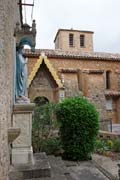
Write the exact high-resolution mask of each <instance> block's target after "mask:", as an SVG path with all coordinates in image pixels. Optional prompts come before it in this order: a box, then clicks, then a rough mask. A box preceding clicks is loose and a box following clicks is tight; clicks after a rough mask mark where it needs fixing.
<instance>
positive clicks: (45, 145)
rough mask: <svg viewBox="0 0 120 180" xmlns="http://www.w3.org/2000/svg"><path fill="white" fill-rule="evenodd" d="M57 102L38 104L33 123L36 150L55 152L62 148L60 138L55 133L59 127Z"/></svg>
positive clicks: (33, 139)
mask: <svg viewBox="0 0 120 180" xmlns="http://www.w3.org/2000/svg"><path fill="white" fill-rule="evenodd" d="M54 111H55V104H53V103H46V104H44V105H41V106H36V108H35V111H34V118H33V124H32V144H33V150H34V152H43V151H44V152H46V153H47V154H53V153H54V152H56V151H57V150H59V149H60V148H61V144H60V140H59V138H58V137H57V136H55V135H54V129H56V128H57V126H58V125H57V122H56V116H55V113H54Z"/></svg>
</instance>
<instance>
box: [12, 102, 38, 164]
mask: <svg viewBox="0 0 120 180" xmlns="http://www.w3.org/2000/svg"><path fill="white" fill-rule="evenodd" d="M34 106H35V105H34V104H33V103H29V104H15V105H14V107H13V127H19V128H20V130H21V133H20V135H19V136H18V137H17V139H16V140H15V141H14V142H13V143H12V164H26V163H27V164H28V163H32V161H33V150H32V145H31V138H32V137H31V131H32V113H33V109H34Z"/></svg>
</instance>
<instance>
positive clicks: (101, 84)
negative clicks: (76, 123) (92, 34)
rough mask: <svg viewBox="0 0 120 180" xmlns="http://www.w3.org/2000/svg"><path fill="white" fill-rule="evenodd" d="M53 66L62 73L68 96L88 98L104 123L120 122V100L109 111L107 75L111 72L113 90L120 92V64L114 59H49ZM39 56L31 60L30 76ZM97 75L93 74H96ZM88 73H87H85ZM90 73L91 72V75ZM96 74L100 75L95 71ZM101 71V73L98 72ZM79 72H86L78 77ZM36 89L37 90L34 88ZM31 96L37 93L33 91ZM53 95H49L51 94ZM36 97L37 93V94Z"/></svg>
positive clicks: (29, 63)
mask: <svg viewBox="0 0 120 180" xmlns="http://www.w3.org/2000/svg"><path fill="white" fill-rule="evenodd" d="M48 59H49V61H50V63H51V64H52V66H53V67H54V69H55V70H56V71H57V72H58V75H59V78H60V79H61V77H62V78H63V79H64V86H65V97H69V96H74V95H78V94H80V93H81V92H80V91H81V90H82V93H83V95H85V96H86V97H88V98H89V99H90V100H91V101H92V102H93V103H94V104H95V105H96V107H97V109H98V111H99V112H100V118H101V120H105V119H112V120H113V123H120V110H119V99H118V97H117V99H116V98H112V101H113V109H112V110H110V111H108V110H106V97H105V91H106V83H105V81H106V78H105V72H106V71H110V83H111V85H110V90H112V91H119V90H120V86H119V85H120V83H119V81H120V76H119V74H120V70H119V66H120V61H117V60H116V61H110V60H99V59H98V60H92V59H90V60H89V59H84V60H83V59H74V58H73V59H72V58H70V59H67V58H64V57H63V58H53V57H52V58H49V57H48ZM36 61H37V57H36V60H35V57H34V58H29V61H28V70H29V73H30V71H31V69H32V67H34V65H35V62H36ZM92 70H93V73H91V72H90V73H89V71H92ZM84 71H86V72H84ZM87 71H88V72H87ZM95 71H96V72H95ZM97 71H98V72H97ZM78 72H83V73H82V74H79V75H78ZM32 88H33V87H32ZM29 92H30V93H29V95H30V94H32V93H33V91H32V89H31V91H29ZM48 94H49V93H48ZM34 96H35V93H34Z"/></svg>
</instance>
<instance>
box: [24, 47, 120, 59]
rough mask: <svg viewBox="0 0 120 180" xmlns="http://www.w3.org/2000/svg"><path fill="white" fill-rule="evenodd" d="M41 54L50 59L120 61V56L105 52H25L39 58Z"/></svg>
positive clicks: (40, 50) (49, 50) (48, 50)
mask: <svg viewBox="0 0 120 180" xmlns="http://www.w3.org/2000/svg"><path fill="white" fill-rule="evenodd" d="M41 52H44V53H45V55H46V56H48V57H55V58H70V59H73V58H75V59H94V60H112V61H120V54H114V53H103V52H80V51H74V52H73V51H71V52H70V51H62V50H53V49H36V50H35V52H34V53H33V52H31V51H30V50H28V49H26V50H25V56H28V57H39V56H40V54H41Z"/></svg>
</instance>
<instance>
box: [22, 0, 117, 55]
mask: <svg viewBox="0 0 120 180" xmlns="http://www.w3.org/2000/svg"><path fill="white" fill-rule="evenodd" d="M24 1H25V0H23V2H24ZM29 2H30V3H32V2H33V0H26V3H29ZM31 9H32V8H31V7H26V19H27V23H29V24H30V25H31ZM23 10H24V7H23ZM23 17H25V13H24V12H23ZM33 19H35V20H36V24H37V39H36V42H37V44H36V48H45V49H53V48H54V43H53V41H54V37H55V35H56V32H57V30H58V29H59V28H66V29H71V28H73V29H78V30H90V31H94V50H95V51H99V52H113V53H120V0H35V6H34V8H33ZM24 21H25V20H24Z"/></svg>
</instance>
